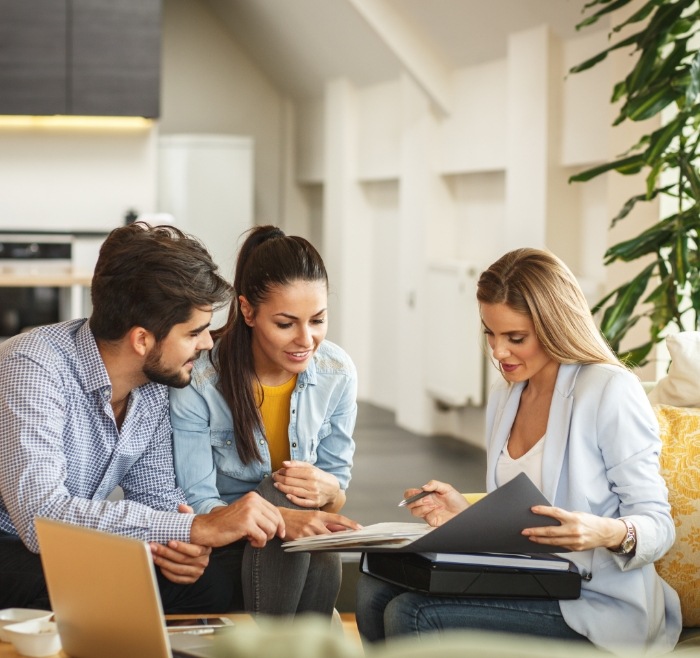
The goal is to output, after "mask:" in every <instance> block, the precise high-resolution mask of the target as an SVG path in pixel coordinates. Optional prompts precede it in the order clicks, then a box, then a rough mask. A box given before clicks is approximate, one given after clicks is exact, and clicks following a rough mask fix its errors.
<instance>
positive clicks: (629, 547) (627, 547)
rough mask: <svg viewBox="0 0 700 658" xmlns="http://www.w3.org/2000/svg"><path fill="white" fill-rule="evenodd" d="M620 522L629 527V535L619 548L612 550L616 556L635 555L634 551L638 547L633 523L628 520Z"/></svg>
mask: <svg viewBox="0 0 700 658" xmlns="http://www.w3.org/2000/svg"><path fill="white" fill-rule="evenodd" d="M620 521H622V522H623V523H624V524H625V525H626V526H627V534H626V535H625V538H624V539H623V540H622V543H621V544H620V545H619V546H618V547H617V548H611V549H610V550H611V551H612V552H613V553H615V554H616V555H629V554H630V553H634V549H635V548H636V547H637V532H636V530H635V529H634V526H633V525H632V522H631V521H628V520H627V519H620Z"/></svg>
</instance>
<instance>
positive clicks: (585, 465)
mask: <svg viewBox="0 0 700 658" xmlns="http://www.w3.org/2000/svg"><path fill="white" fill-rule="evenodd" d="M477 299H478V301H479V306H480V312H481V319H482V324H483V329H484V333H485V335H486V339H487V341H488V345H489V347H490V349H491V353H492V356H493V360H494V363H495V364H496V365H497V367H498V368H499V369H500V372H501V374H502V376H503V380H502V381H501V382H500V384H499V385H497V386H496V387H495V389H494V390H493V391H492V393H491V395H490V397H489V402H488V408H487V429H486V432H487V434H486V436H487V474H486V485H487V490H488V491H492V490H493V489H495V488H497V487H499V486H501V485H503V484H505V483H506V482H508V481H509V480H511V479H512V478H514V477H515V476H516V475H518V474H519V473H523V472H524V473H526V474H527V475H528V476H529V478H530V479H531V480H532V481H533V482H534V483H535V484H536V485H537V487H538V488H539V489H540V490H541V491H542V493H543V494H544V495H545V497H546V498H547V499H548V500H550V501H551V502H552V506H551V507H545V506H537V507H534V508H533V510H532V511H533V512H534V513H535V514H542V515H544V516H548V517H552V518H554V519H556V520H557V521H559V524H558V525H554V526H546V527H542V528H526V529H524V530H523V535H525V536H527V537H528V538H529V539H530V540H531V541H532V542H533V543H534V544H547V545H550V546H557V547H558V546H561V547H562V548H565V549H568V550H570V551H572V552H571V553H566V557H567V558H568V559H569V560H571V561H573V562H575V563H576V565H577V566H578V569H579V571H580V572H581V574H582V575H584V576H585V579H584V580H583V584H582V593H581V597H580V598H579V599H576V600H562V601H549V600H516V599H500V600H494V599H469V598H465V597H447V596H441V597H436V596H430V595H427V594H420V593H412V592H407V591H406V590H402V589H400V588H396V587H391V586H388V585H383V584H381V583H380V582H379V581H376V580H374V579H372V578H370V577H368V576H363V577H362V579H361V581H360V583H359V590H358V599H359V600H358V625H359V628H360V632H361V633H362V634H363V636H364V637H365V638H366V639H368V640H372V641H374V640H379V639H382V638H383V637H385V636H389V635H400V634H411V633H412V634H423V633H427V632H431V631H439V630H445V629H455V628H470V629H479V630H491V631H510V632H515V633H522V634H528V635H537V636H547V637H554V638H560V639H573V640H583V641H589V642H592V643H593V644H595V645H598V646H600V647H602V648H604V649H607V650H613V651H614V650H615V649H629V648H630V647H638V648H642V647H643V648H646V649H647V650H651V651H655V652H661V651H668V650H670V649H671V648H673V646H674V645H675V643H676V641H677V640H678V636H679V634H680V630H681V614H680V604H679V600H678V596H677V594H676V593H675V591H673V589H671V587H669V586H668V585H667V584H666V583H665V582H664V581H663V580H662V579H661V578H660V577H659V576H658V575H657V574H656V571H655V570H654V564H653V562H654V561H655V560H657V559H659V558H660V557H661V556H662V555H663V554H664V553H665V552H666V551H667V550H668V549H669V548H670V547H671V545H672V544H673V541H674V537H675V531H674V525H673V520H672V519H671V515H670V507H669V504H668V500H667V491H666V486H665V484H664V481H663V479H662V478H661V476H660V475H659V451H660V450H661V442H660V439H659V435H658V427H657V424H656V419H655V416H654V413H653V411H652V409H651V406H650V404H649V402H648V400H647V398H646V396H645V394H644V391H643V389H642V386H641V384H640V383H639V381H638V380H637V378H636V377H635V376H634V375H633V374H632V373H631V372H629V371H628V370H627V369H626V368H625V367H624V366H623V365H622V364H621V363H620V362H619V361H618V360H617V358H616V357H615V355H614V354H613V352H612V351H611V350H610V348H609V347H608V346H607V344H606V343H605V341H604V340H603V339H602V337H601V336H600V333H599V331H598V329H597V328H596V326H595V323H594V321H593V318H592V317H591V314H590V311H589V309H588V305H587V303H586V300H585V298H584V296H583V293H582V292H581V289H580V287H579V285H578V283H577V282H576V279H575V278H574V276H573V275H572V273H571V272H570V271H569V269H568V268H567V267H566V266H565V265H564V263H562V262H561V261H560V260H559V259H558V258H556V257H555V256H554V255H552V254H551V253H548V252H546V251H540V250H536V249H518V250H515V251H512V252H509V253H507V254H506V255H505V256H503V257H502V258H500V259H499V260H498V261H496V262H495V263H494V264H493V265H491V267H489V268H488V269H487V270H486V271H485V272H483V273H482V275H481V277H480V279H479V282H478V287H477ZM422 489H423V490H426V491H431V492H432V494H431V495H429V496H427V497H425V498H423V499H422V500H420V501H418V502H416V503H414V504H412V505H411V506H410V509H411V513H412V514H413V515H415V516H417V517H420V518H423V519H425V520H426V521H427V522H428V523H430V524H431V525H434V526H439V525H441V524H442V523H444V522H445V521H447V520H448V519H450V518H452V517H453V516H454V515H455V514H458V513H459V512H461V511H462V510H463V509H464V508H465V507H466V506H467V503H466V502H465V500H464V498H463V496H461V495H460V494H459V493H458V492H457V491H456V490H455V489H454V488H453V487H451V486H450V485H448V484H445V483H442V482H438V481H435V480H433V481H431V482H428V483H427V484H426V485H424V486H423V487H422ZM417 491H418V490H416V489H413V490H409V491H407V492H406V495H410V494H412V493H416V492H417Z"/></svg>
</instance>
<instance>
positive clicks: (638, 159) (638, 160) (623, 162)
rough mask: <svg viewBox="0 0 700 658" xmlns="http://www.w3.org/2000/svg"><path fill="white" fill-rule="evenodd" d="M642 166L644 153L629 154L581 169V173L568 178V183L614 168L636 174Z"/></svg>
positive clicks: (588, 178) (585, 179)
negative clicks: (625, 156) (584, 169)
mask: <svg viewBox="0 0 700 658" xmlns="http://www.w3.org/2000/svg"><path fill="white" fill-rule="evenodd" d="M643 166H644V154H643V153H639V154H637V155H631V156H629V157H627V158H622V159H620V160H614V161H613V162H606V163H605V164H602V165H598V166H597V167H591V168H590V169H586V171H582V172H581V173H578V174H575V175H573V176H571V177H570V178H569V182H570V183H574V182H577V183H580V182H584V181H587V180H590V179H591V178H595V177H596V176H600V174H604V173H605V172H606V171H611V170H613V169H614V170H615V171H618V172H619V173H621V174H636V173H638V172H640V171H641V170H642V167H643Z"/></svg>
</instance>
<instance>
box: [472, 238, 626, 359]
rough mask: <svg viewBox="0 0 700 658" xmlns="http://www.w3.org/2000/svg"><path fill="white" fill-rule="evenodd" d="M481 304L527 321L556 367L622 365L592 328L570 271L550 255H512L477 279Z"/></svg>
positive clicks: (530, 252) (517, 252) (534, 251)
mask: <svg viewBox="0 0 700 658" xmlns="http://www.w3.org/2000/svg"><path fill="white" fill-rule="evenodd" d="M476 297H477V299H478V301H479V303H480V304H506V305H507V306H509V307H510V308H512V309H513V310H514V311H516V312H518V313H522V314H524V315H527V316H528V317H529V318H530V319H531V320H532V323H533V325H534V327H535V334H536V335H537V338H538V340H539V341H540V343H541V345H542V348H543V349H544V351H545V352H546V353H547V355H548V356H549V357H550V358H551V359H554V360H555V361H557V362H558V363H584V364H586V363H609V364H614V365H622V364H621V363H620V361H619V359H618V358H617V357H616V356H615V353H614V352H613V351H612V349H611V348H610V346H609V345H608V343H607V341H606V340H605V338H604V337H603V336H602V334H601V333H600V330H599V329H598V327H597V326H596V324H595V322H594V320H593V316H592V315H591V311H590V309H589V307H588V302H587V301H586V298H585V297H584V295H583V292H582V291H581V287H580V286H579V284H578V281H576V277H574V275H573V274H572V273H571V270H569V268H568V267H567V266H566V265H565V264H564V263H563V262H562V261H561V260H560V259H559V258H557V257H556V256H555V255H554V254H552V253H550V252H548V251H544V250H540V249H515V250H514V251H510V252H508V253H507V254H505V255H504V256H501V258H499V259H498V260H497V261H496V262H495V263H493V265H491V266H490V267H489V268H488V269H487V270H485V271H484V272H482V273H481V276H480V277H479V282H478V284H477V292H476Z"/></svg>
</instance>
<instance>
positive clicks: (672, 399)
mask: <svg viewBox="0 0 700 658" xmlns="http://www.w3.org/2000/svg"><path fill="white" fill-rule="evenodd" d="M666 346H667V347H668V352H669V354H670V355H671V365H670V366H669V368H668V375H666V376H665V377H662V378H661V379H660V380H659V383H658V384H657V385H656V386H655V387H654V389H653V390H652V391H651V392H650V393H649V400H650V401H651V403H652V404H668V405H671V406H673V407H700V331H682V332H680V333H678V334H673V335H671V336H668V337H667V338H666Z"/></svg>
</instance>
